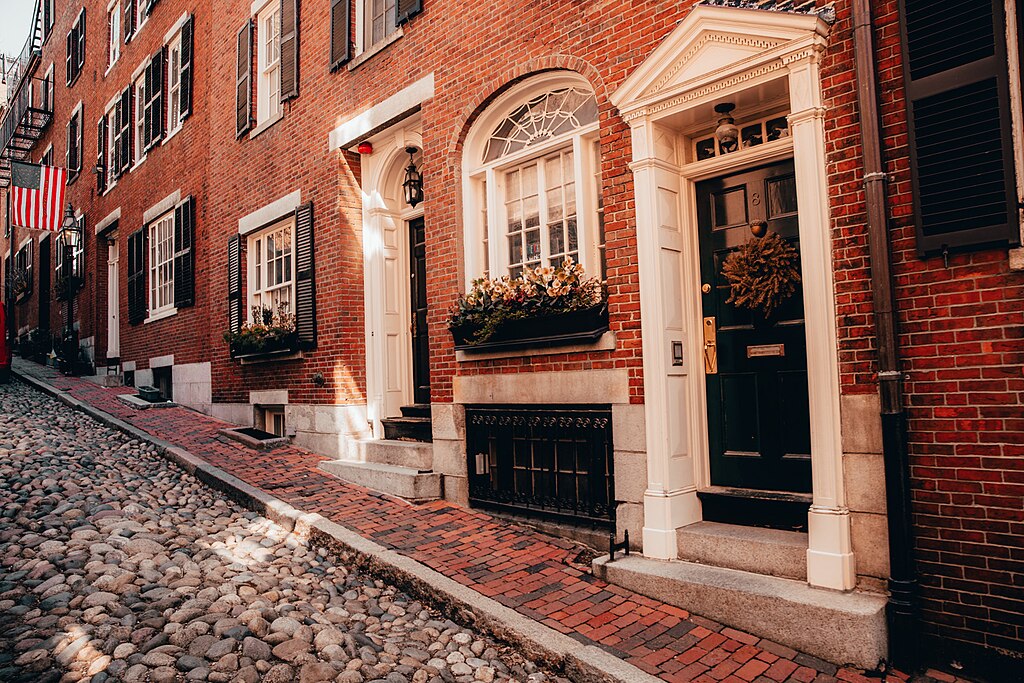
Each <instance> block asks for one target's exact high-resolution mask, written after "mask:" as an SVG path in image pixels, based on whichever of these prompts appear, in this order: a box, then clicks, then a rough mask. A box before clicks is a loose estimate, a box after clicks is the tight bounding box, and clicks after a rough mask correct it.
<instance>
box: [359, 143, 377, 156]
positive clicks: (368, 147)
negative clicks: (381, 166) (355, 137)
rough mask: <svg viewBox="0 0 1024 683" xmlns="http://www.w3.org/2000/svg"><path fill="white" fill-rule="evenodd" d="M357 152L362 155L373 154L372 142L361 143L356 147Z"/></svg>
mask: <svg viewBox="0 0 1024 683" xmlns="http://www.w3.org/2000/svg"><path fill="white" fill-rule="evenodd" d="M356 151H357V152H359V153H360V154H373V143H372V142H360V143H359V146H358V147H356Z"/></svg>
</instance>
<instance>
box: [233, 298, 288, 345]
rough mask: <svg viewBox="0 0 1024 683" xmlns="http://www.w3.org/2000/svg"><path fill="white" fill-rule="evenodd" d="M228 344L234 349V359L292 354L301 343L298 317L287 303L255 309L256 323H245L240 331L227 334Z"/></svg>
mask: <svg viewBox="0 0 1024 683" xmlns="http://www.w3.org/2000/svg"><path fill="white" fill-rule="evenodd" d="M224 341H226V342H228V344H229V346H230V347H231V355H232V356H234V357H236V358H237V357H240V356H252V355H260V354H269V353H277V352H282V351H291V350H293V349H294V348H295V345H296V343H297V342H298V333H297V332H296V329H295V315H294V314H292V313H289V312H288V306H287V304H279V305H278V306H277V308H276V309H274V308H272V307H270V306H260V305H257V306H253V307H252V320H251V321H250V322H246V323H243V324H242V326H241V328H239V329H238V331H230V330H229V331H227V332H225V333H224Z"/></svg>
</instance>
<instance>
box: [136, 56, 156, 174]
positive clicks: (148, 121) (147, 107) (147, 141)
mask: <svg viewBox="0 0 1024 683" xmlns="http://www.w3.org/2000/svg"><path fill="white" fill-rule="evenodd" d="M140 106H141V107H142V150H140V153H139V156H140V157H141V156H142V152H145V151H146V150H148V149H149V148H150V145H151V144H152V142H153V63H152V62H150V63H149V64H147V65H146V69H145V72H144V73H143V76H142V104H141V105H140Z"/></svg>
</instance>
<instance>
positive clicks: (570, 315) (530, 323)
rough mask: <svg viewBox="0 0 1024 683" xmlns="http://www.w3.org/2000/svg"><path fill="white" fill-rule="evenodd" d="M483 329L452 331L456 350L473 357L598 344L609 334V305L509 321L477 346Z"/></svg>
mask: <svg viewBox="0 0 1024 683" xmlns="http://www.w3.org/2000/svg"><path fill="white" fill-rule="evenodd" d="M482 327H483V325H480V324H473V323H466V324H463V325H459V326H457V327H453V328H451V333H452V338H453V339H454V340H455V349H456V350H457V351H465V352H467V353H472V352H474V351H494V350H496V349H521V348H527V347H531V346H561V345H564V344H578V343H580V342H593V341H597V340H598V339H599V338H600V337H601V335H603V334H604V333H605V332H607V331H608V304H606V303H603V302H602V303H600V304H597V305H594V306H591V307H589V308H581V309H578V310H575V311H568V312H565V313H557V314H553V315H545V316H537V317H533V318H518V319H514V320H508V321H505V322H504V323H502V325H501V326H500V327H499V328H498V329H497V330H496V331H495V332H494V334H492V335H491V336H490V337H489V338H488V339H487V340H486V341H482V342H474V341H473V340H474V338H475V337H476V335H477V333H478V332H479V331H480V330H481V329H482Z"/></svg>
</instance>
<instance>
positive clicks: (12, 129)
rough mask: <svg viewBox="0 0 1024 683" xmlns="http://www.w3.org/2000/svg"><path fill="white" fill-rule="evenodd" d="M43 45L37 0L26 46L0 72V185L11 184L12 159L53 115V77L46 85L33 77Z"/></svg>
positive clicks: (25, 151) (23, 155)
mask: <svg viewBox="0 0 1024 683" xmlns="http://www.w3.org/2000/svg"><path fill="white" fill-rule="evenodd" d="M42 46H43V18H42V15H41V13H40V3H39V2H38V0H37V2H36V7H35V13H34V15H33V18H32V28H31V30H30V31H29V35H28V38H27V39H26V40H25V45H24V46H23V47H22V49H21V53H20V54H19V55H18V57H16V58H15V59H14V60H13V61H11V62H8V63H5V64H4V69H3V72H2V74H0V78H2V79H3V81H4V84H5V85H6V86H7V101H6V102H5V103H3V104H4V105H5V106H4V108H3V118H2V122H0V187H7V186H8V185H10V180H11V161H12V160H13V161H20V160H23V159H26V158H28V153H29V151H30V150H31V149H32V146H33V145H34V144H35V141H36V140H38V139H39V138H40V137H41V136H42V132H43V130H44V129H45V128H46V126H47V125H49V123H50V121H51V120H52V118H53V83H52V80H51V82H50V83H49V85H48V86H47V84H46V83H45V82H44V80H43V79H40V78H34V77H33V76H32V73H33V72H34V71H35V69H36V67H37V66H38V65H39V61H40V57H41V55H42ZM5 61H6V60H5Z"/></svg>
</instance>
